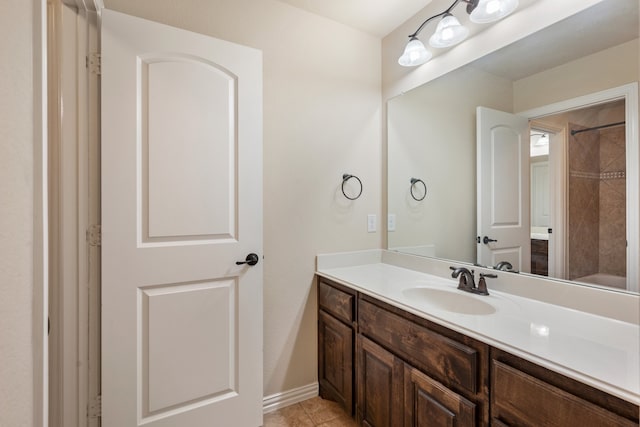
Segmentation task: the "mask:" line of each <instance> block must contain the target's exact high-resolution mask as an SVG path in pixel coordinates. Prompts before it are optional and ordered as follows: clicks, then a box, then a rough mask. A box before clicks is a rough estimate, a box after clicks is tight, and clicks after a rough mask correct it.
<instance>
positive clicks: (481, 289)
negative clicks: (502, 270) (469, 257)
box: [476, 273, 498, 295]
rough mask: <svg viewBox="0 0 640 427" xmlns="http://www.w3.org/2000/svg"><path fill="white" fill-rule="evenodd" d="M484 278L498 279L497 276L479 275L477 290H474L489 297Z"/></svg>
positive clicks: (489, 274)
mask: <svg viewBox="0 0 640 427" xmlns="http://www.w3.org/2000/svg"><path fill="white" fill-rule="evenodd" d="M485 277H488V278H491V279H496V278H497V277H498V275H497V274H491V273H480V280H479V281H478V288H477V289H476V293H478V294H480V295H489V290H488V289H487V281H486V280H485Z"/></svg>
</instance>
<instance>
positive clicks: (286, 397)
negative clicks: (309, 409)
mask: <svg viewBox="0 0 640 427" xmlns="http://www.w3.org/2000/svg"><path fill="white" fill-rule="evenodd" d="M317 395H318V383H311V384H307V385H304V386H302V387H298V388H294V389H291V390H287V391H283V392H282V393H275V394H272V395H270V396H265V397H264V398H263V399H262V412H263V413H265V414H268V413H269V412H273V411H275V410H278V409H280V408H284V407H286V406H289V405H293V404H295V403H298V402H302V401H303V400H307V399H311V398H312V397H316V396H317Z"/></svg>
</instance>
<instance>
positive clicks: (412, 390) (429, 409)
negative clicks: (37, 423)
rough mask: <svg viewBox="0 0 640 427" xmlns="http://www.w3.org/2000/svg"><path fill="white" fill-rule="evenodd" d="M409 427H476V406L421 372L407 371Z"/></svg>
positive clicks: (407, 417) (406, 400)
mask: <svg viewBox="0 0 640 427" xmlns="http://www.w3.org/2000/svg"><path fill="white" fill-rule="evenodd" d="M404 387H405V389H404V416H405V421H404V425H405V427H474V426H475V425H476V405H475V404H473V403H472V402H470V401H469V400H467V399H465V398H464V397H462V396H460V395H459V394H457V393H455V392H453V391H451V390H450V389H448V388H446V387H445V386H444V385H442V384H441V383H439V382H438V381H436V380H434V379H432V378H430V377H428V376H427V375H425V374H423V373H422V372H420V371H419V370H417V369H415V368H413V367H411V366H409V365H405V369H404Z"/></svg>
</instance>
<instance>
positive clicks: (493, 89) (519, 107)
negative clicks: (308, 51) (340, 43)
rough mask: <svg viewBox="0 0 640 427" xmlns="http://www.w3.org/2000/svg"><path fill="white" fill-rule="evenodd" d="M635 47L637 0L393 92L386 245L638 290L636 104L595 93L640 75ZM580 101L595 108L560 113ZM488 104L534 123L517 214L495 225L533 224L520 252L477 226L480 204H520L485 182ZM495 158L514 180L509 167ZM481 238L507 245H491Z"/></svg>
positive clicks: (591, 12)
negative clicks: (483, 139) (419, 195)
mask: <svg viewBox="0 0 640 427" xmlns="http://www.w3.org/2000/svg"><path fill="white" fill-rule="evenodd" d="M638 51H639V45H638V2H637V1H636V0H606V1H603V2H601V3H599V4H597V5H596V6H593V7H592V8H590V9H587V10H585V11H583V12H581V13H579V14H577V15H575V16H573V17H570V18H568V19H566V20H564V21H561V22H558V23H556V24H554V25H553V26H551V27H548V28H546V29H545V30H543V31H541V32H540V33H539V34H534V35H532V36H530V37H527V38H525V39H523V40H520V41H518V42H516V43H514V44H513V45H511V46H507V47H505V48H504V49H501V50H499V51H496V52H494V53H493V54H490V55H488V56H486V57H484V58H481V59H479V60H477V61H475V62H473V63H470V64H468V65H467V66H464V67H462V68H459V69H457V70H455V71H453V72H450V73H448V74H446V75H444V76H442V77H440V78H438V79H436V80H433V81H431V82H429V83H427V84H425V85H423V86H421V87H418V88H416V89H414V90H412V91H409V92H407V93H405V94H403V95H401V96H399V97H396V98H394V99H391V100H389V102H388V107H387V117H388V155H387V159H388V168H387V171H388V213H389V215H393V216H394V218H395V228H394V230H393V231H389V233H388V246H389V249H392V250H399V251H403V252H408V253H413V254H417V255H424V256H434V257H437V258H443V259H448V260H454V261H456V262H466V263H480V264H482V265H491V266H495V264H497V263H498V262H499V261H509V262H510V263H512V264H513V266H514V269H515V270H520V271H522V272H531V273H532V274H539V275H545V276H546V275H548V276H550V277H554V278H559V279H565V280H571V281H576V282H579V283H583V284H594V285H598V286H605V287H608V288H611V289H626V290H631V291H636V292H637V291H638V278H637V271H638V266H637V265H636V264H637V263H638V261H637V255H638V254H637V247H638V242H637V241H638V239H640V236H630V235H629V228H630V227H629V222H630V221H631V230H638V228H637V227H638V224H637V218H638V215H637V212H634V211H633V210H634V209H635V211H637V206H636V205H637V200H638V193H639V191H640V190H639V189H638V183H637V180H634V181H632V182H631V181H628V177H630V176H634V177H637V174H638V158H637V157H638V156H637V155H633V156H631V157H629V155H628V153H626V152H625V149H628V146H629V144H631V143H632V144H634V145H635V147H632V148H633V150H634V151H633V152H634V153H637V144H638V141H637V133H636V134H634V135H636V137H635V140H633V141H630V137H629V135H631V133H630V132H629V129H637V121H638V113H637V102H636V105H635V106H634V105H631V104H629V99H626V98H625V96H620V95H618V96H616V97H613V98H611V97H610V99H606V97H605V99H598V98H597V97H595V98H589V96H590V95H591V94H594V93H604V92H606V91H607V90H614V91H615V89H612V88H620V87H623V86H625V85H628V84H630V83H633V82H637V81H638V80H639V79H640V78H639V76H640V71H639V67H638V64H639V60H638ZM636 84H637V83H636ZM635 91H636V94H635V95H634V97H635V99H636V100H637V86H636V87H635ZM585 96H586V97H585ZM582 97H584V98H585V99H588V100H589V101H588V102H587V103H588V104H589V105H577V106H576V105H573V104H571V102H569V104H571V105H572V106H571V108H568V107H564V108H563V109H560V110H559V109H557V108H559V107H557V106H558V105H563V103H564V102H565V101H566V100H576V99H583V98H582ZM480 106H482V107H486V108H487V109H489V110H498V111H499V112H507V113H511V114H513V113H516V114H518V115H520V116H522V117H526V118H527V119H528V127H527V130H526V132H525V134H524V136H523V138H522V141H521V146H520V147H519V148H518V149H521V150H525V151H526V153H525V157H526V163H525V164H524V165H523V166H522V167H521V168H520V169H521V171H522V173H521V175H520V178H518V179H519V185H520V187H518V188H519V190H518V191H521V194H522V197H525V196H524V195H525V194H526V198H527V200H526V203H522V204H519V205H518V206H519V207H518V209H519V211H518V212H517V215H514V218H517V219H515V220H514V219H512V218H507V217H505V218H506V219H505V220H504V221H503V222H502V223H501V224H498V228H502V229H508V228H509V224H511V223H516V222H517V223H518V225H519V226H522V227H524V228H526V230H527V233H526V236H525V239H526V242H525V243H522V244H521V245H522V249H520V250H517V251H513V250H511V249H512V248H514V247H515V246H514V244H512V243H509V242H508V241H507V240H506V239H507V238H495V235H493V234H492V233H493V232H492V231H485V230H483V229H482V228H483V226H481V225H478V223H477V222H478V220H479V219H480V218H479V217H480V216H481V215H479V214H478V209H479V208H480V205H481V204H482V203H489V204H491V203H496V200H499V199H500V198H502V199H504V200H511V199H512V197H511V196H510V194H511V193H508V194H507V190H505V189H506V188H507V187H509V185H508V184H511V183H509V182H506V183H505V182H502V183H498V184H503V185H502V186H501V187H500V186H497V187H496V188H498V190H500V188H502V190H500V191H497V192H496V194H500V197H496V196H495V195H494V194H493V193H487V190H483V189H482V188H481V187H480V186H479V184H478V180H477V179H476V177H477V176H478V174H479V173H481V171H482V169H483V168H484V169H487V165H486V164H483V162H482V161H480V160H478V159H477V157H476V155H477V154H478V157H480V156H479V152H478V151H477V149H476V146H477V144H478V143H479V142H477V127H478V126H479V124H478V123H477V121H478V120H477V118H478V114H477V113H476V108H477V107H480ZM551 106H556V110H555V111H554V110H553V108H551ZM547 107H549V108H547ZM540 111H544V114H541V113H540ZM630 111H632V112H633V113H634V114H631V115H630V114H629V112H630ZM536 112H537V113H536ZM629 117H631V120H630V119H629ZM625 120H626V123H622V124H618V123H620V122H625ZM612 124H613V125H614V126H608V125H612ZM603 125H605V127H602V128H601V127H600V126H603ZM593 128H597V129H593ZM581 130H585V131H584V132H580V131H581ZM572 131H574V132H575V131H579V132H577V133H574V134H573V135H571V133H572ZM496 141H497V140H494V143H496ZM525 141H526V142H525ZM505 147H506V145H505ZM625 147H627V148H625ZM494 148H495V147H494ZM504 151H505V149H502V151H501V153H502V152H504ZM507 151H508V150H507ZM505 156H506V155H505ZM505 156H503V157H505ZM493 161H494V162H497V160H495V159H494V160H493ZM493 167H494V169H495V170H498V171H500V173H502V174H503V175H504V174H505V173H506V172H505V168H511V167H513V162H511V163H508V164H507V163H505V164H502V165H497V163H496V165H494V166H493ZM496 168H497V169H496ZM489 169H491V167H489ZM416 176H417V177H420V179H422V180H423V181H424V182H425V184H426V187H427V188H428V193H427V195H426V197H425V198H424V199H423V200H421V201H418V200H415V198H413V197H412V196H411V194H410V187H409V186H408V185H407V182H409V180H410V179H411V178H412V177H416ZM488 176H490V177H491V176H493V177H495V176H497V175H496V173H495V171H494V172H492V173H490V174H489V175H488ZM505 176H506V175H505ZM523 183H526V186H525V185H523ZM512 186H514V188H515V184H514V185H512ZM525 187H526V188H525ZM509 191H512V190H509ZM630 197H631V199H630ZM628 200H632V201H634V203H633V205H632V206H628ZM500 207H502V208H503V210H504V211H505V212H509V209H506V208H504V206H502V205H500V206H498V205H496V206H495V208H496V209H497V208H500ZM496 209H494V210H493V211H491V210H490V212H494V211H496ZM491 218H492V220H495V219H496V218H495V215H494V217H491ZM494 222H495V221H494ZM498 222H499V221H498ZM499 231H504V230H499ZM485 236H486V237H487V238H488V239H492V238H493V239H494V240H497V242H488V243H487V244H486V245H485V244H484V243H482V238H483V237H485ZM478 238H480V239H479V240H478ZM501 240H502V241H501ZM626 240H629V244H628V247H627V244H626ZM634 248H635V249H634ZM633 250H636V252H635V257H636V258H635V259H630V258H629V254H633V253H634V252H632V251H633ZM483 252H488V253H489V255H486V256H485V255H483Z"/></svg>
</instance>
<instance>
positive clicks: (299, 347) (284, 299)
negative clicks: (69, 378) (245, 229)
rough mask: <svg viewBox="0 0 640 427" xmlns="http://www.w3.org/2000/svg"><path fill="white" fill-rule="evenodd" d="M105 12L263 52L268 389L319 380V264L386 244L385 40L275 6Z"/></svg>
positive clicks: (206, 4) (112, 1) (209, 4)
mask: <svg viewBox="0 0 640 427" xmlns="http://www.w3.org/2000/svg"><path fill="white" fill-rule="evenodd" d="M106 6H107V7H108V8H111V9H114V10H118V11H121V12H125V13H129V14H131V15H136V16H140V17H143V18H147V19H152V20H154V21H159V22H163V23H166V24H169V25H174V26H177V27H182V28H186V29H189V30H192V31H196V32H200V33H204V34H208V35H211V36H214V37H218V38H221V39H225V40H229V41H232V42H236V43H240V44H243V45H247V46H251V47H254V48H257V49H261V50H262V51H263V57H264V201H265V203H264V229H265V234H264V242H265V246H264V255H265V266H264V268H265V270H264V271H265V281H264V304H265V306H264V351H265V354H264V374H265V378H264V385H265V390H264V392H265V395H270V394H273V393H276V392H282V391H286V390H289V389H292V388H295V387H300V386H303V385H307V384H310V383H312V382H315V381H316V380H317V374H316V369H317V368H316V365H317V363H316V348H317V347H316V329H317V326H316V309H317V308H316V296H315V286H312V284H313V275H314V270H315V255H316V254H317V253H320V252H333V251H346V250H356V249H368V248H378V247H380V232H378V233H367V229H366V216H367V214H369V213H375V214H378V218H379V215H380V182H381V177H380V175H381V172H380V139H381V135H380V121H381V118H380V115H381V112H380V39H379V38H376V37H373V36H370V35H368V34H365V33H362V32H359V31H356V30H353V29H351V28H348V27H346V26H344V25H342V24H338V23H336V22H334V21H330V20H328V19H325V18H321V17H319V16H316V15H313V14H310V13H307V12H304V11H302V10H300V9H296V8H293V7H291V6H289V5H287V4H284V3H280V2H277V1H274V0H226V1H225V0H206V1H205V0H185V1H181V2H176V1H173V0H138V1H135V2H132V1H130V0H108V1H106ZM344 172H349V173H352V174H355V175H357V176H358V177H359V178H360V179H361V180H362V182H363V185H364V191H363V193H362V197H361V198H360V199H358V200H356V201H354V202H348V201H347V200H346V199H345V198H344V197H343V196H342V193H341V192H340V189H339V185H340V183H341V179H342V178H341V177H342V174H343V173H344Z"/></svg>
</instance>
